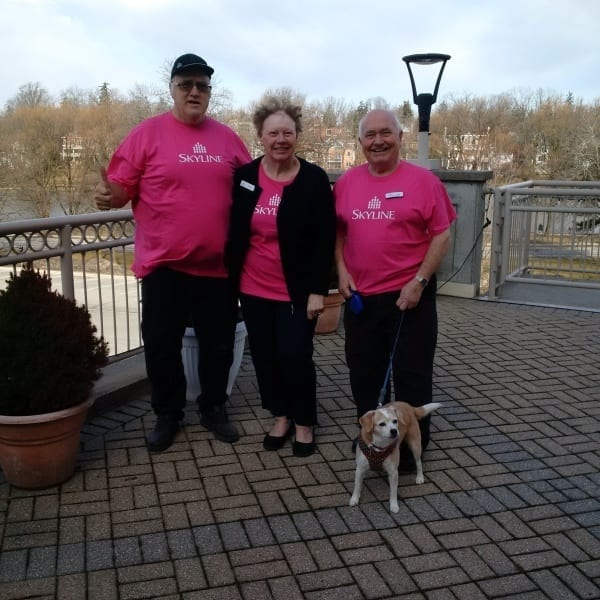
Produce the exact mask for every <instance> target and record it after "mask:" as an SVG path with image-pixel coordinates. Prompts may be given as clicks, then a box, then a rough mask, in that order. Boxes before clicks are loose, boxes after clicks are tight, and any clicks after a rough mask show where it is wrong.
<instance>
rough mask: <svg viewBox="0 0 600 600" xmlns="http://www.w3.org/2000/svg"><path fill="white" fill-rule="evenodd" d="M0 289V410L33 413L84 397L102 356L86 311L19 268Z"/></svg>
mask: <svg viewBox="0 0 600 600" xmlns="http://www.w3.org/2000/svg"><path fill="white" fill-rule="evenodd" d="M7 283H8V286H7V288H6V289H5V290H4V291H0V414H3V415H37V414H42V413H47V412H53V411H56V410H62V409H65V408H70V407H72V406H75V405H77V404H79V403H81V402H83V401H84V400H85V399H86V398H88V396H89V394H90V392H91V391H92V387H93V384H94V381H96V380H97V379H98V378H99V377H100V374H101V369H102V367H103V366H104V365H106V363H107V362H108V347H107V345H106V343H105V341H104V339H103V338H102V337H98V336H97V335H96V331H97V330H96V327H95V326H94V325H93V324H92V321H91V318H90V314H89V312H88V311H87V309H86V308H85V307H84V306H77V305H76V304H75V302H73V301H72V300H69V299H67V298H65V297H64V296H62V295H61V294H59V293H58V292H55V291H52V290H51V281H50V278H49V277H48V275H46V274H45V273H44V274H40V272H39V271H34V270H33V269H32V268H24V269H23V270H22V271H21V272H20V273H19V274H18V275H16V276H15V275H13V274H12V273H11V275H10V279H9V280H8V282H7Z"/></svg>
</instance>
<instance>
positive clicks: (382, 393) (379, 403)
mask: <svg viewBox="0 0 600 600" xmlns="http://www.w3.org/2000/svg"><path fill="white" fill-rule="evenodd" d="M405 312H406V311H404V310H403V311H401V313H400V321H399V323H398V329H397V330H396V338H395V339H394V345H393V346H392V351H391V352H390V362H389V364H388V368H387V372H386V374H385V379H384V380H383V386H382V387H381V391H380V392H379V398H378V399H377V408H381V407H382V406H383V399H384V397H385V392H386V390H387V386H388V382H389V380H390V373H391V372H392V362H393V360H394V355H395V354H396V348H397V346H398V340H399V339H400V330H401V329H402V323H403V322H404V314H405Z"/></svg>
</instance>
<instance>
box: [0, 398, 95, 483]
mask: <svg viewBox="0 0 600 600" xmlns="http://www.w3.org/2000/svg"><path fill="white" fill-rule="evenodd" d="M93 403H94V399H93V398H89V399H88V400H86V401H85V402H82V403H81V404H78V405H77V406H74V407H72V408H67V409H65V410H59V411H56V412H51V413H45V414H42V415H32V416H24V417H12V416H5V415H0V465H1V466H2V470H3V471H4V476H5V478H6V480H7V481H8V483H10V484H11V485H14V486H16V487H19V488H25V489H30V490H35V489H41V488H47V487H52V486H54V485H58V484H59V483H62V482H63V481H66V480H67V479H69V477H71V475H73V472H74V471H75V465H76V463H77V455H78V453H79V432H80V430H81V426H82V425H83V422H84V421H85V417H86V415H87V412H88V410H89V408H90V406H91V405H92V404H93Z"/></svg>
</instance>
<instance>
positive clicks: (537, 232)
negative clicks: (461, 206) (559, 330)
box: [488, 181, 600, 309]
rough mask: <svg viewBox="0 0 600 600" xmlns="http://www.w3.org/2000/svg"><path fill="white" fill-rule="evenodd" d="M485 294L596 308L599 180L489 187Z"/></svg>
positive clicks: (599, 275)
mask: <svg viewBox="0 0 600 600" xmlns="http://www.w3.org/2000/svg"><path fill="white" fill-rule="evenodd" d="M488 297H489V298H490V299H496V298H498V299H507V300H515V301H518V300H523V301H531V302H536V303H542V304H552V305H560V306H574V307H580V308H592V309H594V308H598V309H600V182H597V181H595V182H576V181H526V182H523V183H519V184H514V185H507V186H503V187H499V188H496V189H495V190H494V221H493V232H492V253H491V264H490V284H489V293H488Z"/></svg>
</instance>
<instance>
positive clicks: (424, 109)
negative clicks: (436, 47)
mask: <svg viewBox="0 0 600 600" xmlns="http://www.w3.org/2000/svg"><path fill="white" fill-rule="evenodd" d="M402 60H403V61H404V62H405V63H406V66H407V68H408V74H409V75H410V85H411V87H412V93H413V101H414V103H415V104H416V105H417V106H418V107H419V134H418V151H417V160H416V162H417V164H419V165H421V166H423V167H426V168H428V169H439V168H440V167H441V162H440V161H439V160H431V159H430V158H429V119H430V117H431V107H432V106H433V105H434V104H435V101H436V100H437V94H438V89H439V87H440V81H441V80H442V73H443V72H444V67H445V66H446V63H447V62H448V61H449V60H450V55H449V54H437V53H432V52H430V53H428V54H409V55H408V56H403V57H402ZM439 63H441V65H442V66H441V67H440V72H439V73H438V76H437V80H436V82H435V88H434V90H433V94H432V93H429V92H425V93H420V94H417V86H416V85H415V78H414V75H413V72H412V69H411V67H410V66H411V64H413V65H425V66H427V65H435V64H439Z"/></svg>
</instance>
